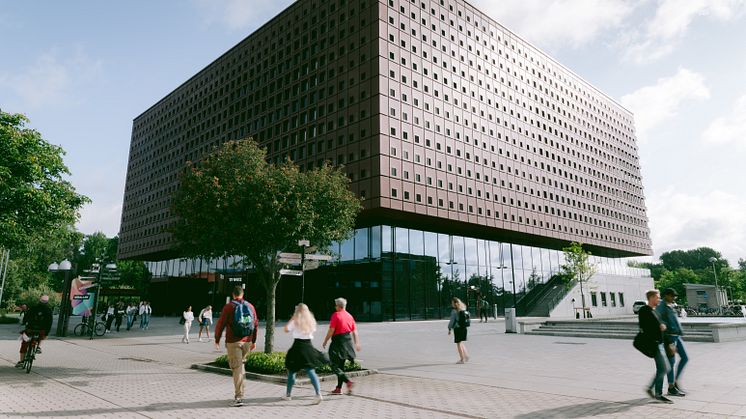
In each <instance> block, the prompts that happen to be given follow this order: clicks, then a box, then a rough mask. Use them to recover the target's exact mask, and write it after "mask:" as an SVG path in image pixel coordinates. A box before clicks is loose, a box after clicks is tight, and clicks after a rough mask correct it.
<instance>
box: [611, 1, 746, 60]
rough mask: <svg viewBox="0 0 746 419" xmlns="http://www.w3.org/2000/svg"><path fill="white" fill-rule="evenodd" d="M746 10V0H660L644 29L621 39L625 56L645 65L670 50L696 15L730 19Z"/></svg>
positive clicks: (683, 34)
mask: <svg viewBox="0 0 746 419" xmlns="http://www.w3.org/2000/svg"><path fill="white" fill-rule="evenodd" d="M745 11H746V0H661V1H659V2H658V7H657V9H656V12H655V15H654V16H653V17H652V18H651V19H649V20H648V22H647V24H646V25H645V26H644V29H643V30H642V31H640V32H638V33H634V32H631V33H630V34H629V35H627V36H624V37H623V38H622V41H621V42H622V44H623V45H624V46H625V49H626V51H625V53H624V55H625V58H626V59H628V60H631V61H633V62H636V63H638V64H642V63H645V62H648V61H654V60H657V59H659V58H662V57H664V56H666V55H668V54H669V53H671V52H672V51H673V50H674V49H675V48H676V46H677V45H678V43H679V41H680V40H681V38H683V37H684V36H685V35H686V33H687V31H688V29H689V26H690V25H691V24H692V22H693V21H694V20H695V19H697V18H709V19H712V20H716V21H728V20H731V19H734V18H737V17H739V16H741V15H743V13H744V12H745Z"/></svg>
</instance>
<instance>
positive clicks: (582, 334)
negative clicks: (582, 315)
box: [525, 320, 715, 342]
mask: <svg viewBox="0 0 746 419" xmlns="http://www.w3.org/2000/svg"><path fill="white" fill-rule="evenodd" d="M681 327H682V330H683V332H684V340H685V341H688V342H715V338H714V337H713V332H712V328H711V327H710V325H708V324H682V325H681ZM638 330H639V328H638V326H637V321H611V320H549V321H546V322H543V323H541V325H540V326H539V327H537V328H533V329H532V330H530V331H526V332H525V333H526V334H527V335H544V336H562V337H577V338H604V339H630V340H631V339H633V338H634V337H635V335H636V334H637V332H638Z"/></svg>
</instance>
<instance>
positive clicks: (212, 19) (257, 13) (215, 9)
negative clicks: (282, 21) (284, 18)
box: [195, 0, 294, 30]
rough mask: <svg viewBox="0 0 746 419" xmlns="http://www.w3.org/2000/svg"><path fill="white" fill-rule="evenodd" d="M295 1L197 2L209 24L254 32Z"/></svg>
mask: <svg viewBox="0 0 746 419" xmlns="http://www.w3.org/2000/svg"><path fill="white" fill-rule="evenodd" d="M293 1H294V0H195V3H196V5H197V7H198V8H199V9H200V11H201V12H202V13H203V14H204V18H205V21H206V22H207V23H208V24H215V23H219V24H223V25H225V26H227V27H228V28H229V29H234V30H240V29H243V30H253V29H255V28H256V27H257V26H259V25H261V24H263V23H264V22H265V21H267V20H269V19H270V18H271V17H273V16H275V15H276V14H278V13H279V12H280V11H282V10H283V9H284V8H285V7H287V6H288V5H290V4H291V3H292V2H293Z"/></svg>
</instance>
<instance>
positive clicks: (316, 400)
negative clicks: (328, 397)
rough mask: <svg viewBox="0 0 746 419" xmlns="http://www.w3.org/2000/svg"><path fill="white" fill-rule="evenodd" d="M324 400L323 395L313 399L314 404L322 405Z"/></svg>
mask: <svg viewBox="0 0 746 419" xmlns="http://www.w3.org/2000/svg"><path fill="white" fill-rule="evenodd" d="M322 400H324V397H323V396H322V395H321V394H317V395H316V397H315V398H314V399H313V404H320V403H321V401H322Z"/></svg>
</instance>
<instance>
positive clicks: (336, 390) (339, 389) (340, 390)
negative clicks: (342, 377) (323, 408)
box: [329, 387, 342, 395]
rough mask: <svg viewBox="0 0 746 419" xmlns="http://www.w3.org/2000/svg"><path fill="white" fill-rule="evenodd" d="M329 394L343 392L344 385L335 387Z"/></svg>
mask: <svg viewBox="0 0 746 419" xmlns="http://www.w3.org/2000/svg"><path fill="white" fill-rule="evenodd" d="M329 394H332V395H337V394H342V387H337V388H335V389H334V390H332V392H331V393H329Z"/></svg>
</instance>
